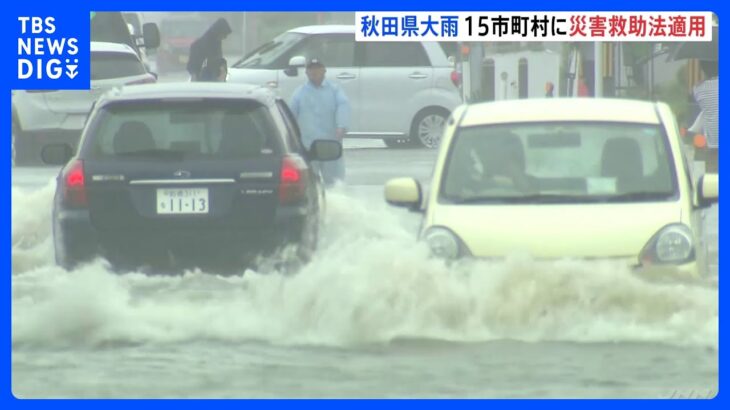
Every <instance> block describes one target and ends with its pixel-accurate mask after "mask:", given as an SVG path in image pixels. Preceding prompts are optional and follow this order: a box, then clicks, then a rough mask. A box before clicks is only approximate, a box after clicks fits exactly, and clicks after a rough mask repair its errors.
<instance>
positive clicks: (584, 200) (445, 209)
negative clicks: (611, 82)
mask: <svg viewBox="0 0 730 410" xmlns="http://www.w3.org/2000/svg"><path fill="white" fill-rule="evenodd" d="M691 171H692V170H691V168H690V164H689V162H688V160H687V156H686V155H685V153H684V152H683V147H682V142H681V139H680V136H679V131H678V128H677V122H676V120H675V117H674V115H673V114H672V112H671V110H670V108H669V106H667V105H666V104H664V103H652V102H644V101H630V100H618V99H605V100H604V99H586V98H570V99H568V98H566V99H557V98H556V99H538V100H513V101H504V102H494V103H482V104H475V105H472V106H461V107H459V108H458V109H457V110H455V111H454V114H453V116H452V117H451V118H450V119H449V122H448V125H447V128H446V130H445V134H444V137H443V144H442V146H441V151H440V153H439V157H438V160H437V162H436V166H435V169H434V176H433V181H432V183H431V186H430V193H429V194H428V195H427V196H426V198H425V211H424V219H423V225H422V231H421V237H422V238H423V239H424V240H425V241H426V242H427V243H428V244H429V245H430V247H431V249H432V251H433V252H434V253H435V254H436V255H440V256H443V257H447V258H460V257H470V256H473V257H478V258H499V257H504V256H507V255H508V254H510V253H512V252H527V253H529V254H531V255H533V257H535V258H538V259H559V258H578V259H619V260H622V261H625V262H626V263H627V264H628V265H630V266H631V267H632V268H634V269H637V270H639V271H641V272H644V273H646V272H650V273H656V274H658V275H660V277H669V276H671V277H675V276H680V277H685V276H690V277H698V276H702V275H704V274H706V273H707V271H708V264H707V260H706V259H707V244H706V241H707V236H706V235H705V233H704V223H703V222H704V221H703V219H702V212H701V211H702V210H703V208H705V207H707V206H709V205H710V204H711V203H713V202H716V201H717V199H718V176H717V175H716V174H705V175H703V176H702V177H701V178H699V179H698V180H695V179H694V178H693V176H692V172H691ZM421 192H422V190H421V186H420V185H419V183H418V182H417V181H415V180H413V179H410V178H404V179H397V180H393V181H389V182H388V184H387V185H386V188H385V196H386V199H387V201H388V202H390V203H391V204H395V205H401V206H408V207H411V208H413V209H416V210H422V209H423V207H422V205H423V204H424V203H423V202H424V201H422V194H421Z"/></svg>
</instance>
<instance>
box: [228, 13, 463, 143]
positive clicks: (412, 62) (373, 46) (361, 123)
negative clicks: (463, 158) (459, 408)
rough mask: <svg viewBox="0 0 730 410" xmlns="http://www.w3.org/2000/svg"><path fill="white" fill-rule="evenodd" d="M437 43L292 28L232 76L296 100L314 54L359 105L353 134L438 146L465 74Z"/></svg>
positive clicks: (350, 30)
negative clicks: (368, 39) (359, 37)
mask: <svg viewBox="0 0 730 410" xmlns="http://www.w3.org/2000/svg"><path fill="white" fill-rule="evenodd" d="M444 50H445V47H442V46H441V45H440V44H439V43H437V42H386V43H381V42H355V26H348V25H320V26H307V27H299V28H295V29H292V30H289V31H287V32H285V33H283V34H281V35H279V36H278V37H276V38H274V39H273V40H272V41H270V42H268V43H266V44H264V45H262V46H261V47H259V48H258V49H256V50H254V51H253V52H252V53H250V54H249V55H248V56H246V57H244V58H243V59H242V60H241V61H238V62H237V63H235V64H233V65H232V67H231V68H230V70H229V81H231V82H244V83H252V84H266V85H268V86H270V87H272V88H275V89H277V90H278V94H279V95H280V96H281V97H282V98H284V99H286V100H287V101H289V100H290V99H291V96H292V94H293V93H294V91H295V90H296V88H297V87H298V86H300V85H301V84H303V83H304V82H305V81H306V79H307V77H306V75H305V74H304V70H303V67H304V65H305V62H306V61H307V60H308V59H309V58H313V57H316V58H319V59H321V60H322V62H323V63H324V64H325V65H326V66H327V79H329V80H330V81H335V82H337V83H338V84H339V85H340V86H341V87H342V89H343V90H344V91H345V94H347V96H348V99H349V100H350V104H351V106H352V120H351V126H350V130H349V132H348V134H347V137H349V138H375V139H382V140H383V141H384V142H385V143H386V144H388V145H389V146H395V145H399V144H401V143H403V142H406V141H409V140H410V141H412V142H414V143H418V144H420V145H422V146H425V147H429V148H435V147H437V146H438V144H439V141H440V138H441V135H442V132H443V125H444V122H445V121H446V119H447V118H448V116H449V113H450V112H451V111H452V110H453V109H454V108H456V107H457V106H458V105H459V104H461V97H460V93H459V87H458V85H459V76H458V75H457V74H456V72H455V69H454V64H453V63H452V61H451V60H450V59H449V56H447V55H446V52H445V51H444Z"/></svg>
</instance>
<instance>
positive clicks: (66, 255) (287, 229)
mask: <svg viewBox="0 0 730 410" xmlns="http://www.w3.org/2000/svg"><path fill="white" fill-rule="evenodd" d="M307 218H308V217H307V215H306V213H304V212H301V210H294V209H284V210H281V211H280V212H277V215H276V218H275V221H274V222H273V223H272V224H270V225H269V226H266V227H256V228H225V227H220V228H215V227H211V228H208V229H200V228H194V229H193V228H190V229H186V228H178V227H175V228H173V227H171V228H170V229H156V230H150V229H137V228H135V229H114V230H99V229H96V228H95V227H94V225H93V224H92V223H91V218H90V215H89V211H88V210H68V209H65V210H61V211H59V212H58V213H57V214H56V215H55V219H54V241H55V244H54V245H55V247H56V259H57V262H58V263H59V264H60V265H62V266H64V267H66V268H73V267H74V266H76V265H78V264H79V263H83V262H87V261H90V260H93V259H94V258H96V257H103V258H106V259H107V260H109V261H110V262H111V263H112V264H113V265H118V266H119V267H122V268H126V267H129V268H133V267H137V266H142V265H158V264H159V265H169V264H171V263H172V264H176V265H180V266H185V267H200V268H205V267H208V266H215V267H219V266H220V267H229V266H230V267H240V266H242V264H246V263H248V262H250V261H251V260H252V259H253V258H255V257H257V256H259V255H266V254H269V253H272V252H275V251H276V250H278V249H281V248H282V247H285V246H287V245H297V244H299V243H300V240H301V238H302V237H303V232H304V229H305V227H306V226H307V225H306V222H307Z"/></svg>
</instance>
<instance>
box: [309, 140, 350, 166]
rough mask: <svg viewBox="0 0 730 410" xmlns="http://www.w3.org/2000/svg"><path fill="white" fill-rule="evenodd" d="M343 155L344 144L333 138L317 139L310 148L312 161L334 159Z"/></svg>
mask: <svg viewBox="0 0 730 410" xmlns="http://www.w3.org/2000/svg"><path fill="white" fill-rule="evenodd" d="M341 156H342V144H340V143H339V142H338V141H333V140H316V141H314V142H313V143H312V148H311V149H310V150H309V159H310V160H312V161H334V160H336V159H339V158H340V157H341Z"/></svg>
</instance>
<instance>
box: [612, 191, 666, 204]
mask: <svg viewBox="0 0 730 410" xmlns="http://www.w3.org/2000/svg"><path fill="white" fill-rule="evenodd" d="M672 195H673V193H672V192H646V191H642V192H628V193H625V194H620V195H610V196H605V197H603V198H602V199H603V201H604V202H631V201H640V200H651V199H654V200H662V199H669V198H671V196H672Z"/></svg>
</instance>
